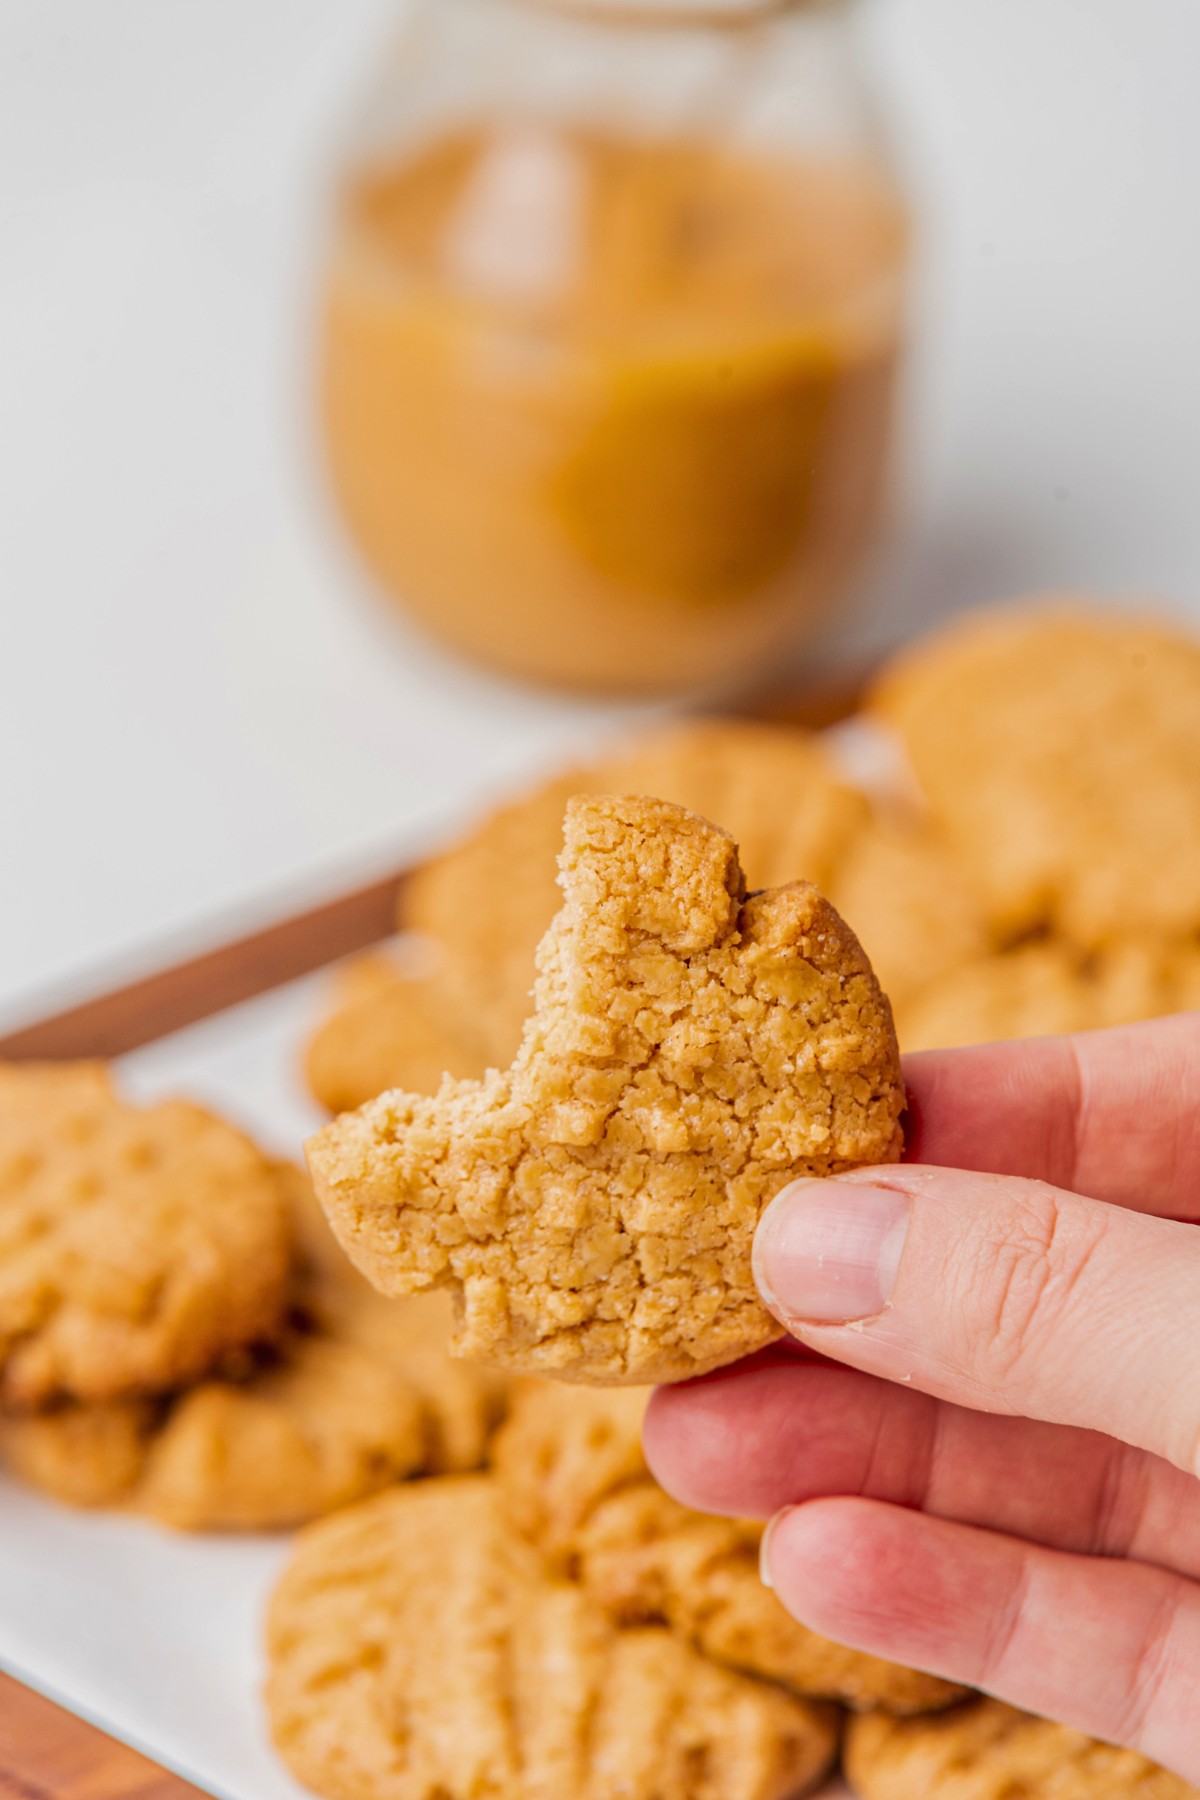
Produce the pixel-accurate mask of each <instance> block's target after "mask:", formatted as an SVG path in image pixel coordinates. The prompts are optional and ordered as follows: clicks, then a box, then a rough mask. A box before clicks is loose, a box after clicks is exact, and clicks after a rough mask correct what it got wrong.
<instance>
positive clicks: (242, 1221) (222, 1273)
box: [0, 1064, 289, 1406]
mask: <svg viewBox="0 0 1200 1800" xmlns="http://www.w3.org/2000/svg"><path fill="white" fill-rule="evenodd" d="M288 1263H289V1244H288V1222H287V1206H286V1201H285V1198H284V1196H283V1194H282V1192H281V1189H280V1184H279V1181H278V1179H277V1176H276V1172H275V1170H274V1169H273V1167H272V1166H271V1164H270V1163H269V1162H268V1161H267V1159H266V1158H265V1157H264V1156H262V1155H261V1154H260V1153H259V1151H258V1150H256V1149H255V1147H254V1145H253V1144H252V1143H250V1141H249V1140H248V1139H247V1138H245V1137H243V1136H242V1134H241V1133H240V1132H238V1131H235V1130H234V1129H233V1127H232V1126H230V1125H226V1124H225V1123H224V1122H223V1121H222V1120H220V1119H216V1118H214V1117H213V1116H212V1115H211V1114H210V1113H207V1112H204V1111H202V1110H201V1108H199V1107H197V1106H191V1105H188V1104H186V1103H185V1102H183V1101H178V1100H169V1101H163V1102H161V1103H160V1104H159V1105H157V1106H151V1107H137V1106H132V1105H130V1104H128V1103H126V1102H124V1101H122V1100H121V1099H119V1098H118V1097H117V1095H116V1094H115V1092H114V1091H113V1089H112V1087H111V1086H110V1085H109V1083H108V1080H107V1077H106V1076H105V1075H104V1073H103V1072H102V1071H101V1070H100V1069H99V1068H98V1067H97V1065H95V1064H85V1065H83V1067H82V1068H77V1069H71V1068H66V1069H63V1068H59V1067H57V1066H46V1065H26V1066H20V1065H9V1066H4V1067H0V1399H2V1400H3V1401H4V1403H5V1404H7V1405H9V1406H27V1405H41V1404H44V1403H46V1402H47V1401H50V1400H53V1399H56V1398H61V1397H73V1398H76V1399H82V1400H110V1399H113V1398H116V1397H117V1396H119V1395H126V1394H130V1393H141V1392H146V1391H153V1390H160V1389H164V1388H169V1387H172V1386H174V1385H176V1384H177V1383H179V1382H181V1381H187V1380H190V1379H192V1378H194V1377H196V1376H198V1375H202V1374H204V1373H205V1372H206V1371H207V1370H209V1369H211V1368H212V1367H213V1366H214V1365H215V1364H216V1363H217V1362H218V1361H219V1360H220V1359H221V1358H222V1357H223V1356H224V1355H226V1354H227V1353H228V1352H230V1351H235V1350H238V1349H240V1348H241V1347H243V1346H244V1345H247V1344H249V1343H251V1342H253V1341H254V1340H256V1339H258V1338H260V1337H263V1336H266V1335H269V1334H270V1333H272V1332H273V1331H275V1330H276V1329H277V1328H278V1325H279V1320H280V1315H281V1311H282V1307H283V1303H284V1297H285V1293H286V1286H287V1277H288Z"/></svg>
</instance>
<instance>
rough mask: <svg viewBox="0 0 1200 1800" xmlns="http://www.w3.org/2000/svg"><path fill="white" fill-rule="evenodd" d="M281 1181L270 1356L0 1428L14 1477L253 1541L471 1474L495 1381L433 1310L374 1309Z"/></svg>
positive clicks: (500, 1388)
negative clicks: (286, 1279)
mask: <svg viewBox="0 0 1200 1800" xmlns="http://www.w3.org/2000/svg"><path fill="white" fill-rule="evenodd" d="M284 1173H285V1174H286V1176H287V1178H288V1184H289V1187H290V1189H291V1193H290V1198H291V1200H292V1202H293V1206H294V1218H295V1221H296V1227H297V1234H298V1236H299V1238H300V1241H301V1244H302V1246H303V1248H302V1252H301V1255H300V1258H299V1262H298V1266H297V1268H296V1272H295V1275H294V1278H293V1285H292V1292H291V1306H290V1323H289V1326H288V1329H287V1331H286V1333H285V1334H284V1337H283V1338H282V1340H281V1342H280V1343H279V1344H277V1345H276V1346H274V1347H272V1348H270V1349H266V1348H264V1349H261V1350H260V1351H259V1352H258V1354H257V1356H256V1358H255V1360H254V1361H253V1362H252V1363H251V1364H250V1365H249V1366H248V1368H247V1369H246V1370H245V1371H243V1373H242V1375H241V1377H240V1378H238V1379H233V1378H229V1379H224V1380H220V1381H214V1380H207V1381H202V1382H200V1383H198V1384H197V1385H196V1386H194V1387H189V1388H185V1389H184V1390H183V1391H182V1392H180V1393H178V1394H176V1395H174V1396H170V1397H165V1398H162V1399H158V1400H153V1399H135V1400H127V1401H114V1402H110V1403H108V1404H107V1405H93V1406H81V1405H67V1406H59V1407H56V1408H54V1409H52V1410H51V1411H49V1412H46V1413H42V1414H35V1415H28V1416H23V1417H16V1418H7V1419H0V1455H2V1456H3V1459H4V1461H5V1462H6V1463H7V1465H8V1466H9V1467H10V1468H11V1469H12V1470H13V1472H14V1473H15V1474H17V1475H20V1476H21V1477H22V1478H23V1479H25V1480H26V1481H29V1482H30V1483H31V1484H32V1485H34V1486H36V1487H40V1488H42V1489H43V1490H45V1491H46V1492H49V1493H51V1494H54V1495H55V1496H56V1497H57V1498H59V1499H62V1500H65V1501H67V1502H68V1503H70V1504H72V1505H76V1506H93V1507H99V1506H110V1507H111V1506H121V1507H126V1508H129V1509H132V1510H134V1511H137V1512H140V1513H143V1514H146V1515H148V1516H150V1517H152V1518H155V1519H158V1520H159V1521H160V1522H162V1523H163V1524H167V1525H171V1526H174V1527H175V1528H177V1529H179V1530H187V1531H266V1530H283V1529H287V1528H290V1527H293V1526H296V1525H301V1524H304V1523H306V1522H307V1521H308V1520H310V1519H314V1518H318V1517H320V1515H321V1514H322V1513H325V1512H329V1511H332V1510H333V1509H334V1508H336V1507H338V1506H345V1505H347V1504H349V1503H350V1502H352V1501H354V1500H359V1499H362V1498H363V1497H364V1496H365V1495H368V1494H372V1493H375V1492H376V1491H377V1490H378V1489H380V1488H383V1487H386V1486H388V1485H389V1484H390V1483H392V1482H394V1481H400V1480H404V1479H405V1478H407V1477H409V1476H414V1475H429V1474H448V1473H457V1472H459V1471H467V1470H470V1469H475V1468H478V1466H479V1465H480V1463H482V1461H483V1459H484V1455H485V1453H486V1449H487V1445H488V1441H489V1439H490V1437H491V1435H492V1432H493V1430H494V1429H495V1427H496V1425H497V1423H498V1422H499V1419H500V1417H501V1415H502V1412H503V1408H504V1400H505V1384H504V1382H503V1379H502V1378H501V1377H499V1376H497V1375H495V1374H493V1373H491V1372H489V1371H488V1370H486V1369H479V1368H476V1367H474V1366H473V1365H471V1364H468V1363H462V1362H455V1361H452V1360H451V1359H450V1357H449V1356H448V1355H447V1352H446V1345H447V1342H448V1339H449V1334H450V1310H451V1309H450V1302H449V1299H448V1297H447V1296H446V1295H444V1294H426V1295H421V1296H419V1297H416V1298H414V1299H411V1300H397V1301H388V1300H384V1299H382V1298H381V1297H380V1296H379V1295H378V1294H376V1293H374V1292H373V1291H372V1290H371V1289H370V1288H369V1287H368V1286H367V1284H366V1283H365V1282H364V1281H363V1280H362V1279H361V1277H359V1276H358V1275H356V1274H355V1272H354V1271H353V1270H352V1269H351V1267H350V1265H349V1264H348V1263H347V1262H346V1260H345V1258H344V1256H343V1255H342V1253H341V1251H340V1250H338V1248H337V1246H336V1244H335V1243H334V1242H333V1239H332V1237H331V1236H330V1234H329V1231H328V1228H327V1226H326V1225H325V1223H324V1220H323V1218H322V1217H321V1215H320V1213H319V1211H318V1209H317V1208H316V1206H315V1204H314V1202H313V1201H312V1199H311V1195H308V1193H307V1183H306V1182H304V1181H303V1180H302V1179H301V1178H300V1177H299V1176H298V1175H296V1174H294V1173H293V1172H291V1171H286V1172H284ZM313 1215H315V1216H313Z"/></svg>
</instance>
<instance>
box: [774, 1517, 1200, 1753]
mask: <svg viewBox="0 0 1200 1800" xmlns="http://www.w3.org/2000/svg"><path fill="white" fill-rule="evenodd" d="M764 1562H765V1566H766V1568H767V1570H768V1572H769V1576H770V1580H771V1584H772V1586H773V1587H774V1589H775V1591H776V1593H777V1594H778V1596H779V1598H780V1600H782V1602H783V1604H784V1605H785V1606H786V1607H787V1609H788V1611H789V1612H791V1613H792V1614H793V1615H794V1616H795V1617H796V1618H797V1619H799V1620H801V1621H802V1623H803V1624H805V1625H807V1626H809V1627H810V1628H811V1629H812V1630H814V1631H819V1632H821V1633H823V1634H824V1635H825V1636H827V1637H831V1638H834V1639H836V1640H837V1642H838V1643H841V1644H848V1645H850V1646H851V1647H852V1648H854V1649H859V1650H867V1651H871V1652H872V1653H874V1654H875V1655H877V1656H885V1657H889V1658H891V1659H892V1660H893V1661H896V1662H902V1663H907V1664H911V1665H912V1666H914V1667H916V1668H919V1669H928V1670H929V1671H930V1672H931V1673H933V1674H937V1675H942V1676H944V1677H946V1678H947V1679H949V1680H951V1681H962V1682H966V1683H968V1684H969V1685H970V1686H972V1687H978V1688H982V1689H983V1690H984V1692H986V1693H989V1694H993V1695H995V1696H996V1697H997V1698H998V1699H1001V1700H1007V1701H1009V1702H1010V1703H1011V1704H1012V1705H1014V1706H1020V1707H1025V1708H1026V1709H1027V1710H1029V1711H1030V1712H1036V1713H1044V1714H1045V1715H1046V1716H1047V1717H1049V1718H1052V1719H1061V1720H1062V1721H1063V1722H1064V1723H1066V1724H1069V1725H1072V1726H1074V1727H1075V1728H1076V1729H1078V1730H1080V1731H1086V1732H1088V1733H1090V1734H1091V1735H1092V1736H1094V1737H1100V1738H1105V1739H1107V1740H1108V1741H1110V1742H1113V1743H1120V1744H1127V1745H1129V1746H1130V1747H1131V1748H1133V1749H1136V1750H1140V1751H1141V1752H1142V1754H1143V1755H1145V1756H1149V1757H1151V1758H1152V1759H1153V1760H1154V1761H1155V1762H1158V1763H1162V1764H1163V1765H1164V1767H1166V1768H1168V1769H1173V1770H1174V1771H1175V1772H1176V1773H1177V1774H1179V1775H1182V1776H1183V1777H1184V1779H1185V1780H1188V1781H1193V1782H1195V1781H1200V1683H1198V1682H1197V1680H1196V1670H1197V1669H1198V1668H1200V1588H1197V1587H1196V1586H1195V1585H1194V1584H1193V1583H1192V1582H1189V1581H1185V1580H1184V1579H1183V1578H1182V1577H1180V1576H1178V1575H1168V1574H1166V1573H1164V1572H1163V1571H1162V1570H1161V1569H1151V1568H1147V1567H1146V1566H1145V1565H1144V1564H1140V1563H1122V1562H1105V1561H1103V1560H1101V1559H1100V1558H1096V1557H1086V1556H1069V1555H1065V1554H1064V1553H1063V1552H1061V1551H1057V1550H1046V1549H1043V1548H1041V1547H1039V1546H1037V1545H1032V1544H1026V1543H1021V1542H1019V1541H1018V1540H1016V1539H1014V1538H1006V1537H1003V1536H1001V1535H999V1534H998V1533H993V1532H986V1531H977V1530H975V1529H973V1528H972V1527H971V1526H968V1525H955V1524H950V1523H947V1522H946V1521H945V1520H941V1519H930V1518H927V1517H924V1516H922V1515H921V1514H920V1513H909V1512H905V1511H904V1510H903V1509H902V1508H900V1507H894V1506H883V1505H880V1504H879V1503H878V1502H876V1501H870V1500H815V1501H812V1502H810V1504H808V1505H807V1506H800V1507H797V1508H795V1509H794V1510H793V1511H791V1512H788V1513H784V1514H783V1515H781V1517H780V1518H779V1519H777V1520H776V1521H775V1523H774V1524H773V1525H772V1527H771V1530H770V1532H769V1534H768V1542H767V1545H766V1548H765V1552H764Z"/></svg>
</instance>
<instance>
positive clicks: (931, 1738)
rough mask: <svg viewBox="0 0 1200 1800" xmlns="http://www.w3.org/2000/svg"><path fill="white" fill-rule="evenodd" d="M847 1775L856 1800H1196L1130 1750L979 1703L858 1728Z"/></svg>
mask: <svg viewBox="0 0 1200 1800" xmlns="http://www.w3.org/2000/svg"><path fill="white" fill-rule="evenodd" d="M845 1769H846V1776H847V1779H848V1780H849V1782H850V1785H851V1786H852V1788H853V1789H854V1792H855V1793H856V1794H857V1795H858V1796H859V1800H1017V1796H1018V1795H1020V1796H1025V1795H1029V1796H1030V1797H1031V1800H1032V1796H1034V1795H1036V1796H1037V1797H1038V1800H1196V1793H1197V1790H1196V1789H1195V1788H1193V1787H1190V1786H1189V1785H1188V1783H1187V1782H1186V1781H1181V1780H1180V1778H1179V1777H1178V1776H1177V1775H1169V1774H1168V1773H1167V1771H1166V1770H1165V1769H1160V1768H1158V1767H1157V1766H1156V1765H1155V1764H1154V1763H1151V1762H1147V1760H1146V1758H1145V1757H1144V1756H1138V1755H1137V1754H1136V1752H1134V1751H1132V1750H1118V1749H1115V1748H1114V1747H1113V1746H1112V1745H1111V1744H1100V1743H1097V1742H1096V1740H1095V1739H1094V1738H1089V1737H1085V1736H1084V1734H1083V1733H1082V1732H1080V1731H1070V1730H1068V1729H1067V1727H1066V1726H1065V1725H1053V1724H1051V1723H1050V1721H1049V1720H1048V1719H1035V1718H1033V1717H1032V1716H1031V1715H1030V1714H1029V1713H1022V1712H1017V1711H1015V1710H1014V1709H1013V1708H1012V1707H1011V1706H1002V1705H1001V1704H1000V1702H999V1701H998V1700H976V1701H972V1702H971V1703H970V1705H968V1706H961V1707H955V1708H954V1710H953V1711H952V1712H948V1713H940V1714H938V1715H936V1716H935V1717H931V1718H924V1719H889V1718H887V1717H886V1716H885V1715H883V1714H873V1715H869V1716H867V1717H865V1718H860V1719H854V1720H852V1721H851V1724H850V1727H849V1730H848V1732H847V1736H846V1749H845Z"/></svg>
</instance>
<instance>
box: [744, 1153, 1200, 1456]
mask: <svg viewBox="0 0 1200 1800" xmlns="http://www.w3.org/2000/svg"><path fill="white" fill-rule="evenodd" d="M868 1176H869V1180H868V1179H867V1177H868ZM754 1260H755V1273H756V1276H757V1279H758V1284H759V1289H760V1291H761V1293H762V1295H763V1298H764V1300H765V1301H766V1302H767V1304H768V1305H769V1306H770V1308H771V1310H772V1311H773V1312H774V1313H775V1315H776V1317H777V1318H779V1319H780V1320H782V1322H783V1323H784V1324H785V1325H786V1326H787V1328H788V1330H789V1331H791V1332H792V1333H793V1335H794V1336H796V1337H799V1338H800V1339H801V1340H802V1341H803V1342H805V1343H807V1344H809V1345H811V1346H812V1347H813V1348H814V1349H817V1350H820V1351H821V1352H823V1353H824V1354H825V1355H827V1356H830V1357H833V1358H834V1359H835V1360H836V1361H838V1362H843V1363H848V1364H850V1365H851V1366H852V1367H853V1368H857V1369H862V1370H865V1371H866V1372H867V1373H868V1374H873V1375H883V1376H886V1377H887V1378H888V1379H890V1380H893V1381H902V1382H905V1383H909V1382H911V1384H912V1385H913V1386H914V1387H917V1388H919V1389H921V1390H922V1392H925V1393H929V1394H934V1395H936V1396H937V1397H938V1398H940V1399H943V1400H952V1401H954V1402H956V1403H957V1404H959V1405H963V1406H969V1407H973V1408H975V1409H977V1410H982V1411H985V1412H1000V1413H1019V1414H1022V1415H1023V1416H1025V1417H1027V1418H1032V1419H1043V1420H1046V1421H1048V1422H1050V1423H1053V1424H1059V1425H1074V1426H1080V1427H1082V1428H1084V1429H1085V1430H1094V1431H1103V1432H1106V1433H1108V1434H1109V1435H1110V1436H1112V1437H1116V1438H1119V1439H1120V1440H1121V1441H1122V1442H1123V1443H1127V1444H1132V1445H1135V1446H1137V1447H1138V1448H1140V1449H1143V1450H1149V1451H1150V1452H1152V1453H1153V1454H1154V1455H1157V1456H1163V1457H1165V1458H1166V1459H1167V1460H1168V1461H1169V1462H1172V1463H1174V1464H1175V1466H1176V1467H1177V1468H1181V1469H1184V1470H1186V1471H1188V1472H1189V1473H1192V1474H1195V1473H1196V1472H1197V1470H1198V1469H1200V1457H1198V1454H1197V1447H1198V1443H1200V1332H1197V1330H1196V1320H1197V1319H1198V1318H1200V1232H1197V1230H1196V1228H1195V1227H1194V1226H1192V1225H1180V1224H1176V1223H1174V1222H1172V1221H1171V1220H1168V1219H1156V1218H1146V1217H1144V1216H1142V1215H1141V1214H1138V1213H1131V1212H1127V1211H1125V1210H1123V1209H1122V1208H1120V1207H1115V1206H1104V1205H1102V1204H1099V1203H1097V1202H1096V1201H1092V1200H1084V1199H1081V1198H1080V1197H1079V1196H1078V1195H1075V1194H1068V1193H1065V1192H1064V1191H1063V1190H1062V1189H1058V1188H1052V1187H1049V1186H1047V1185H1046V1184H1045V1183H1042V1182H1035V1181H1023V1180H1018V1179H1015V1178H1013V1177H1010V1176H998V1175H979V1174H971V1173H963V1172H962V1171H959V1170H954V1169H930V1168H913V1167H907V1166H901V1167H898V1168H878V1169H871V1170H870V1171H859V1172H857V1173H856V1174H855V1175H854V1176H853V1177H852V1178H851V1177H845V1176H839V1177H835V1178H834V1179H833V1180H832V1181H801V1182H796V1183H794V1184H793V1185H792V1186H791V1187H789V1188H785V1189H784V1190H783V1192H782V1193H781V1194H780V1195H778V1196H777V1197H776V1199H775V1200H773V1201H772V1203H771V1205H770V1206H769V1207H768V1209H767V1211H766V1213H765V1214H764V1216H763V1219H762V1221H761V1223H760V1225H759V1228H758V1232H757V1235H756V1238H755V1244H754ZM835 1321H840V1322H835Z"/></svg>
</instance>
